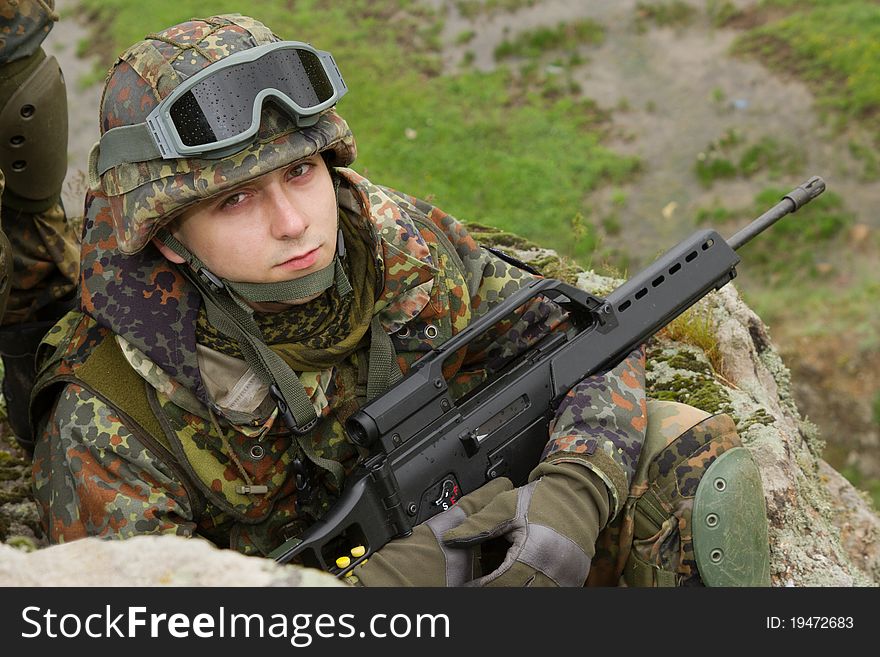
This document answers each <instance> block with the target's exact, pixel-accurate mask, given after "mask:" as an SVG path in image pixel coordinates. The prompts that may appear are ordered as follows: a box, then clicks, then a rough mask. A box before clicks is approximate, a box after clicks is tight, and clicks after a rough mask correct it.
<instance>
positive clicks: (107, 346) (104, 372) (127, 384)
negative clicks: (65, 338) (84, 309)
mask: <svg viewBox="0 0 880 657" xmlns="http://www.w3.org/2000/svg"><path fill="white" fill-rule="evenodd" d="M76 374H77V378H78V379H81V380H82V381H83V383H85V384H87V385H88V386H89V387H90V388H91V389H93V390H94V391H95V392H98V393H100V394H101V395H103V396H104V397H106V398H107V399H108V400H110V401H111V402H112V403H113V405H114V406H116V407H118V409H119V410H120V411H122V412H123V413H125V414H126V415H128V416H129V417H130V418H131V419H132V420H134V421H135V422H136V423H137V424H138V425H140V427H141V428H142V429H143V430H144V431H145V432H146V433H147V434H149V436H150V437H151V438H153V439H154V440H155V441H156V442H158V443H159V444H161V445H162V446H163V447H164V448H165V449H167V450H168V451H169V452H170V451H171V443H170V442H169V441H168V438H167V437H166V436H165V432H164V431H163V430H162V425H161V424H160V423H159V419H158V418H157V417H156V415H155V414H154V413H153V410H152V409H151V408H150V401H149V399H148V397H147V394H146V389H145V388H144V386H145V381H144V380H143V379H142V378H141V377H140V376H139V375H138V373H137V372H135V371H134V369H133V368H132V367H131V365H130V364H129V363H128V361H127V360H126V358H125V356H124V355H123V353H122V349H120V347H119V343H117V342H116V339H115V338H114V337H113V335H108V336H107V337H106V338H105V339H104V340H103V341H102V342H101V344H99V345H98V346H97V347H96V348H95V350H94V351H93V352H92V354H91V356H89V358H88V359H87V360H86V362H85V363H84V364H83V365H82V366H81V367H80V368H79V369H78V370H77V372H76Z"/></svg>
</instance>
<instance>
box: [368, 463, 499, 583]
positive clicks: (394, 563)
mask: <svg viewBox="0 0 880 657" xmlns="http://www.w3.org/2000/svg"><path fill="white" fill-rule="evenodd" d="M512 489H513V484H512V483H510V479H505V478H503V477H502V478H499V479H493V480H492V481H490V482H489V483H488V484H485V485H484V486H482V487H480V488H478V489H477V490H475V491H474V492H473V493H469V494H467V495H465V496H464V497H462V498H461V499H460V500H459V501H458V504H456V505H455V506H453V507H452V508H450V509H448V510H446V511H444V512H443V513H439V514H437V515H436V516H434V517H433V518H430V519H428V520H427V521H425V522H423V523H422V524H421V525H419V526H418V527H415V528H414V529H413V533H412V534H410V535H409V536H407V537H406V538H399V539H396V540H394V541H391V542H390V543H388V545H386V546H385V547H383V548H382V549H381V550H379V551H377V552H376V554H374V555H373V556H371V557H370V558H369V559H368V560H367V562H366V563H364V564H362V565H360V566H358V567H357V568H355V569H354V570H353V571H352V573H351V574H352V575H354V577H353V578H352V580H353V581H352V583H356V584H361V585H365V586H461V585H463V584H465V583H466V582H468V581H470V580H471V579H472V578H473V576H474V551H473V550H471V549H470V548H466V549H453V548H449V547H447V546H445V545H444V544H443V542H442V541H441V539H440V537H441V535H442V534H443V532H445V531H448V530H449V529H452V528H453V527H457V526H458V525H460V524H461V523H463V522H464V521H465V520H466V519H467V518H468V516H470V515H471V514H473V513H476V512H477V511H479V510H480V509H482V508H483V507H485V506H486V505H487V504H489V503H490V502H492V501H493V500H494V499H495V498H496V497H497V496H498V495H500V494H502V493H504V492H505V491H510V490H512Z"/></svg>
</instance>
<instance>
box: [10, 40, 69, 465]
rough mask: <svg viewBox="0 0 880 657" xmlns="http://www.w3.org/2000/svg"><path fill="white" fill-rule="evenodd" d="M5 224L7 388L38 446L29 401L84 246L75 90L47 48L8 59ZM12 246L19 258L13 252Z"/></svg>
mask: <svg viewBox="0 0 880 657" xmlns="http://www.w3.org/2000/svg"><path fill="white" fill-rule="evenodd" d="M0 98H3V99H7V100H5V102H4V103H3V105H2V106H0V169H2V171H3V173H4V177H5V189H3V190H2V198H0V204H2V214H0V225H2V230H3V232H4V233H5V235H6V237H7V238H8V244H7V245H5V246H6V251H7V253H6V258H7V262H9V261H11V264H12V275H11V280H10V283H9V285H8V287H9V296H8V300H7V303H6V307H5V312H4V314H3V318H2V322H0V355H2V357H3V364H4V369H5V374H4V379H3V393H4V396H5V398H6V405H7V413H8V416H9V422H10V425H11V426H12V429H13V432H14V433H15V434H16V437H17V438H18V439H19V442H21V443H22V444H23V445H24V446H25V447H26V448H30V446H31V444H32V443H31V438H30V435H29V433H30V432H29V429H28V420H27V405H28V398H29V395H30V389H31V387H32V385H33V379H34V356H35V353H36V347H37V345H38V344H39V341H40V338H41V337H42V336H43V334H44V333H45V332H46V331H47V330H48V329H49V328H50V327H51V326H52V324H54V323H55V321H56V320H57V319H58V318H60V317H61V316H62V315H63V314H64V313H65V312H67V310H68V309H70V308H71V307H72V306H73V304H74V293H75V288H76V279H77V275H78V267H79V249H78V245H77V240H76V238H75V236H74V234H73V230H72V228H71V226H70V225H69V224H68V223H67V220H66V217H65V212H64V208H63V206H62V204H61V185H62V182H63V180H64V174H65V171H66V167H67V97H66V91H65V86H64V79H63V77H62V75H61V70H60V69H59V67H58V63H57V62H56V61H55V58H54V57H46V55H45V53H44V52H43V51H42V49H41V48H40V49H37V50H36V51H35V52H33V53H32V54H30V55H28V56H26V57H22V58H19V59H16V60H14V61H11V62H7V63H4V64H0ZM10 251H11V258H10V257H9V252H10Z"/></svg>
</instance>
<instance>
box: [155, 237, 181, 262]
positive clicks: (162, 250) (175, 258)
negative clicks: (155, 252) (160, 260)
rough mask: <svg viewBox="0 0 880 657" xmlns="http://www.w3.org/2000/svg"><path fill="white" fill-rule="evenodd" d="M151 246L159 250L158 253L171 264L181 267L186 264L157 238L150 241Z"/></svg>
mask: <svg viewBox="0 0 880 657" xmlns="http://www.w3.org/2000/svg"><path fill="white" fill-rule="evenodd" d="M152 242H153V245H154V246H155V247H156V248H157V249H159V252H160V253H161V254H162V255H163V256H165V259H166V260H169V261H171V262H173V263H174V264H175V265H182V264H183V263H184V262H186V261H185V260H184V259H183V258H182V257H181V256H179V255H177V254H176V253H175V252H174V251H172V250H171V249H169V248H168V247H167V246H165V243H164V242H162V241H161V240H159V238H157V237H154V238H153V239H152Z"/></svg>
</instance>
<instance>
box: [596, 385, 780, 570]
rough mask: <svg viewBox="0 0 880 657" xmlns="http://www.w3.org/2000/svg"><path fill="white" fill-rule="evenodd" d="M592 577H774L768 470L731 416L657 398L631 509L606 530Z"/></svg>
mask: <svg viewBox="0 0 880 657" xmlns="http://www.w3.org/2000/svg"><path fill="white" fill-rule="evenodd" d="M596 556H597V559H594V569H593V571H592V572H591V580H590V582H589V583H590V584H594V585H600V586H602V585H606V586H607V585H614V584H617V583H619V582H621V577H622V583H624V584H627V585H630V586H674V585H694V584H696V585H699V584H707V585H726V586H738V585H739V586H759V585H767V584H769V570H768V565H769V544H768V536H767V519H766V510H765V503H764V495H763V491H762V488H761V480H760V475H759V473H758V470H757V467H756V466H755V464H754V462H753V461H752V459H751V456H750V455H749V453H748V451H747V450H746V449H745V448H744V447H742V444H741V442H740V440H739V437H738V435H737V433H736V428H735V426H734V424H733V421H732V419H731V418H730V417H729V416H727V415H725V414H719V415H710V414H709V413H706V412H704V411H701V410H699V409H696V408H693V407H692V406H687V405H685V404H678V403H675V402H664V401H657V400H651V399H649V400H648V429H647V435H646V440H645V446H644V448H643V450H642V454H641V457H640V460H639V466H638V468H637V470H636V474H635V476H634V478H633V485H632V488H631V490H630V497H629V499H628V501H627V504H626V506H625V508H624V510H623V511H622V512H621V513H620V514H619V515H618V517H617V518H615V520H614V522H613V523H612V524H611V525H610V526H609V527H608V528H607V529H606V530H605V532H603V535H601V536H600V537H599V541H598V543H597V554H596Z"/></svg>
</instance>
